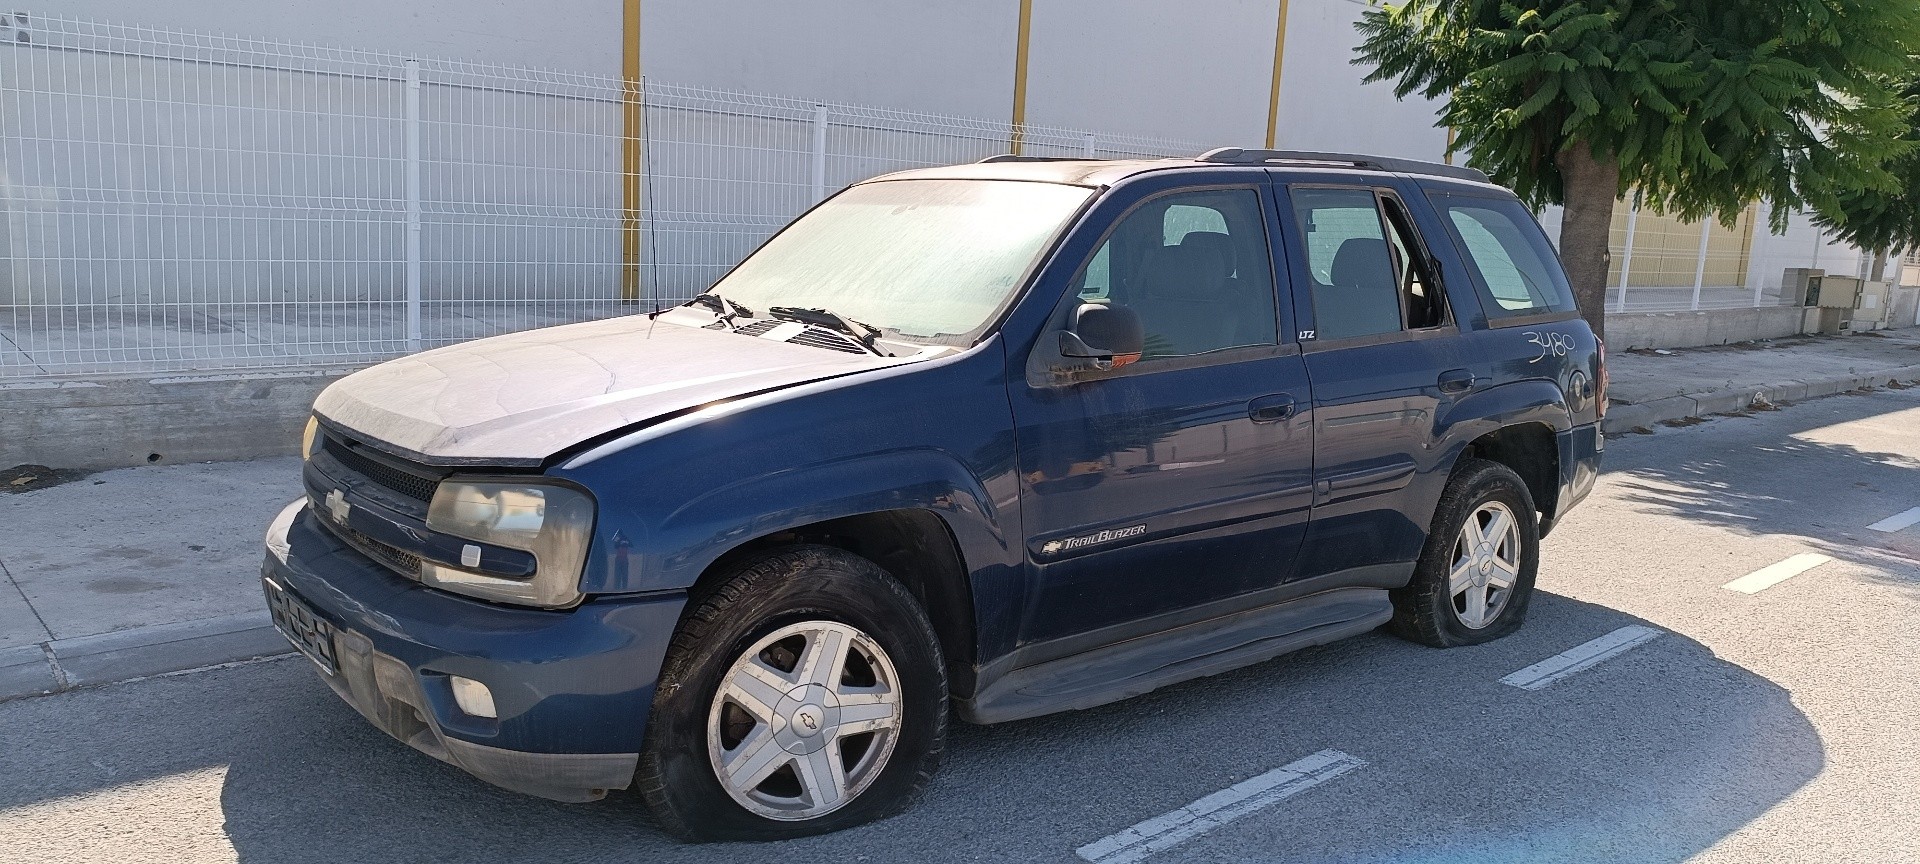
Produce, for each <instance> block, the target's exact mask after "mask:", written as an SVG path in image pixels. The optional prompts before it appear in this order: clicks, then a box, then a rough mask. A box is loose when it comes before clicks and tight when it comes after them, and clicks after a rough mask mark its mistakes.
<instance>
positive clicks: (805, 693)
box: [707, 621, 901, 821]
mask: <svg viewBox="0 0 1920 864" xmlns="http://www.w3.org/2000/svg"><path fill="white" fill-rule="evenodd" d="M900 722H901V693H900V679H899V676H898V675H896V674H895V672H894V668H893V663H892V661H891V660H889V659H888V658H887V654H886V652H885V651H883V650H881V648H880V646H879V644H878V643H876V642H874V640H873V639H872V638H871V637H869V636H867V635H866V634H865V633H862V632H861V631H860V630H858V629H857V628H854V627H850V626H848V625H846V624H841V623H839V622H835V621H803V622H800V623H797V624H789V625H787V626H785V627H781V628H780V629H778V630H775V631H773V632H772V633H769V634H767V635H766V636H764V637H762V638H761V639H760V640H759V641H757V642H755V643H754V644H753V646H752V647H750V648H748V649H747V650H746V651H745V652H743V653H742V654H741V656H740V657H738V658H737V659H735V660H734V662H733V665H732V666H731V667H729V668H728V670H727V674H726V676H725V677H724V678H722V679H721V683H720V687H719V690H718V692H716V693H715V694H714V698H713V705H712V707H711V709H710V710H709V711H708V716H707V755H708V757H709V760H710V761H711V763H712V766H713V771H714V776H715V777H716V778H718V779H719V781H720V786H721V788H723V789H725V790H726V791H727V794H728V795H730V796H732V798H733V800H734V801H736V802H738V803H739V804H740V806H742V807H745V808H746V809H747V810H749V811H751V812H753V813H756V814H759V815H761V816H765V817H767V818H769V819H779V820H786V821H798V820H804V819H814V818H817V817H820V816H824V815H826V814H828V813H831V812H833V811H835V810H838V809H840V808H841V807H843V806H845V805H846V804H847V803H849V802H851V801H852V800H853V799H854V797H855V796H858V795H859V794H860V793H861V792H862V791H864V790H865V789H866V788H867V786H868V785H870V784H872V783H873V781H874V779H875V778H876V777H878V776H879V775H880V773H881V771H882V770H883V769H885V768H886V765H887V757H888V756H890V755H891V754H892V752H893V746H894V744H895V742H896V741H897V740H898V739H899V733H900Z"/></svg>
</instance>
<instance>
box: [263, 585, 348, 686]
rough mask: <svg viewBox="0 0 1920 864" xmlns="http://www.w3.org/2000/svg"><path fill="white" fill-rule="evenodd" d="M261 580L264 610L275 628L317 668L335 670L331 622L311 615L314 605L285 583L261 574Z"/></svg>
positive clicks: (336, 669)
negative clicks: (301, 597) (263, 589)
mask: <svg viewBox="0 0 1920 864" xmlns="http://www.w3.org/2000/svg"><path fill="white" fill-rule="evenodd" d="M260 581H261V583H262V585H263V586H264V587H265V589H266V594H267V613H268V614H269V615H270V616H272V618H273V627H274V629H275V630H279V631H280V635H282V636H285V637H287V641H288V642H292V643H293V647H295V648H298V649H300V653H301V654H304V655H306V658H307V659H308V660H311V661H313V665H315V666H318V667H320V671H322V672H325V673H327V674H328V675H333V674H335V673H336V672H338V671H339V666H338V665H337V664H335V663H334V657H333V631H334V627H333V625H332V624H331V623H329V622H328V621H327V620H326V619H324V618H321V617H320V616H319V615H317V614H314V611H313V607H311V606H308V605H307V602H306V601H305V600H302V599H300V597H299V596H298V595H296V594H294V593H293V592H292V591H290V590H288V589H287V588H286V586H284V585H281V584H280V583H278V582H275V581H273V580H272V579H271V578H267V577H264V576H263V577H261V579H260Z"/></svg>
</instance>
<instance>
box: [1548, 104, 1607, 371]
mask: <svg viewBox="0 0 1920 864" xmlns="http://www.w3.org/2000/svg"><path fill="white" fill-rule="evenodd" d="M1554 164H1555V165H1557V166H1559V168H1560V183H1561V189H1562V195H1563V196H1564V201H1565V204H1564V207H1565V211H1566V212H1565V213H1564V214H1563V215H1562V216H1561V219H1560V263H1561V266H1564V267H1565V268H1566V269H1567V281H1568V282H1571V283H1572V284H1573V299H1574V302H1575V303H1576V304H1578V305H1579V307H1580V317H1582V318H1585V319H1587V324H1588V325H1590V326H1592V327H1593V332H1594V335H1596V336H1600V337H1601V338H1605V337H1606V332H1607V266H1608V264H1610V263H1611V262H1612V254H1611V253H1610V252H1609V251H1608V244H1609V241H1610V240H1611V239H1612V234H1613V205H1614V202H1615V200H1617V199H1618V198H1619V197H1620V163H1619V161H1618V160H1615V159H1612V158H1609V159H1606V160H1604V161H1603V160H1601V159H1597V158H1595V157H1594V154H1593V149H1592V148H1590V147H1588V146H1587V144H1586V142H1584V141H1576V142H1574V143H1573V145H1572V146H1570V147H1568V148H1567V149H1565V150H1562V151H1560V152H1559V153H1558V154H1556V155H1555V156H1554Z"/></svg>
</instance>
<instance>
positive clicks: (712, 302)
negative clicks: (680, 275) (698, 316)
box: [686, 291, 753, 322]
mask: <svg viewBox="0 0 1920 864" xmlns="http://www.w3.org/2000/svg"><path fill="white" fill-rule="evenodd" d="M686 305H688V306H705V307H707V308H708V309H712V310H713V314H715V315H718V316H720V317H721V318H722V319H723V320H726V321H729V322H731V321H732V320H733V319H735V318H752V317H753V310H751V309H748V308H747V307H745V306H742V305H740V304H738V303H735V302H733V301H732V300H728V299H727V298H725V297H722V296H720V295H718V294H715V293H713V292H712V291H704V292H701V293H699V294H695V295H693V299H692V300H688V301H687V303H686Z"/></svg>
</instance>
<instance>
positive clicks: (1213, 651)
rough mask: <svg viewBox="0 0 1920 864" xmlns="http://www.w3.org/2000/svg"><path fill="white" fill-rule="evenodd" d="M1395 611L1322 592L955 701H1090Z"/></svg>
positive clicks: (1317, 640) (991, 711) (1327, 638)
mask: <svg viewBox="0 0 1920 864" xmlns="http://www.w3.org/2000/svg"><path fill="white" fill-rule="evenodd" d="M1392 617H1393V606H1392V604H1391V602H1390V601H1389V600H1388V599H1387V592H1386V591H1383V590H1380V589H1377V588H1341V589H1336V590H1333V591H1326V592H1323V593H1320V594H1313V595H1309V596H1306V597H1301V598H1299V599H1297V600H1291V601H1288V602H1285V603H1276V604H1274V605H1272V606H1266V607H1262V608H1259V609H1249V610H1247V611H1245V612H1239V613H1235V614H1233V615H1225V616H1222V617H1219V618H1214V619H1210V620H1207V621H1199V622H1196V623H1193V624H1189V625H1187V626H1185V627H1178V628H1175V629H1172V630H1168V631H1166V632H1164V633H1156V634H1154V635H1151V636H1142V637H1140V638H1138V639H1129V640H1127V641H1125V642H1120V643H1117V644H1113V645H1107V646H1104V647H1101V648H1096V649H1093V650H1091V651H1086V652H1083V653H1080V654H1074V655H1072V656H1069V657H1062V658H1060V659H1058V660H1050V661H1048V662H1045V663H1041V664H1038V665H1035V666H1028V667H1026V668H1023V669H1015V670H1013V671H1012V672H1009V673H1007V674H1006V675H1004V676H1002V677H1000V678H999V679H996V680H994V681H992V682H990V683H988V684H987V685H986V686H985V687H983V688H982V689H981V690H980V691H979V692H978V693H976V694H975V695H974V696H973V698H971V699H965V700H962V701H960V702H959V704H958V705H957V706H956V708H957V710H958V712H959V714H960V717H961V719H963V720H966V721H968V722H970V723H1004V722H1006V721H1008V720H1022V719H1025V718H1028V717H1038V716H1040V715H1042V714H1052V713H1054V712H1056V711H1075V710H1079V709H1081V708H1092V707H1094V706H1096V705H1105V704H1107V703H1108V702H1118V701H1119V700H1121V699H1127V698H1130V697H1133V696H1138V695H1140V694H1142V693H1146V692H1149V691H1152V690H1157V689H1159V688H1161V687H1165V686H1167V685H1169V684H1178V683H1180V682H1182V681H1187V680H1191V679H1194V678H1202V677H1205V676H1208V675H1218V674H1220V673H1222V672H1226V671H1229V670H1233V669H1238V668H1240V667H1242V666H1247V665H1250V664H1253V663H1258V662H1260V661H1262V660H1267V659H1270V658H1273V657H1278V656H1280V655H1282V654H1285V653H1287V652H1290V651H1298V650H1300V649H1302V648H1310V647H1313V646H1315V645H1325V644H1327V643H1328V642H1332V641H1335V640H1337V639H1344V638H1346V637H1348V636H1355V635H1358V634H1361V633H1365V632H1367V631H1368V630H1372V629H1373V628H1375V627H1378V626H1380V625H1382V624H1385V623H1386V622H1387V619H1389V618H1392Z"/></svg>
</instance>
